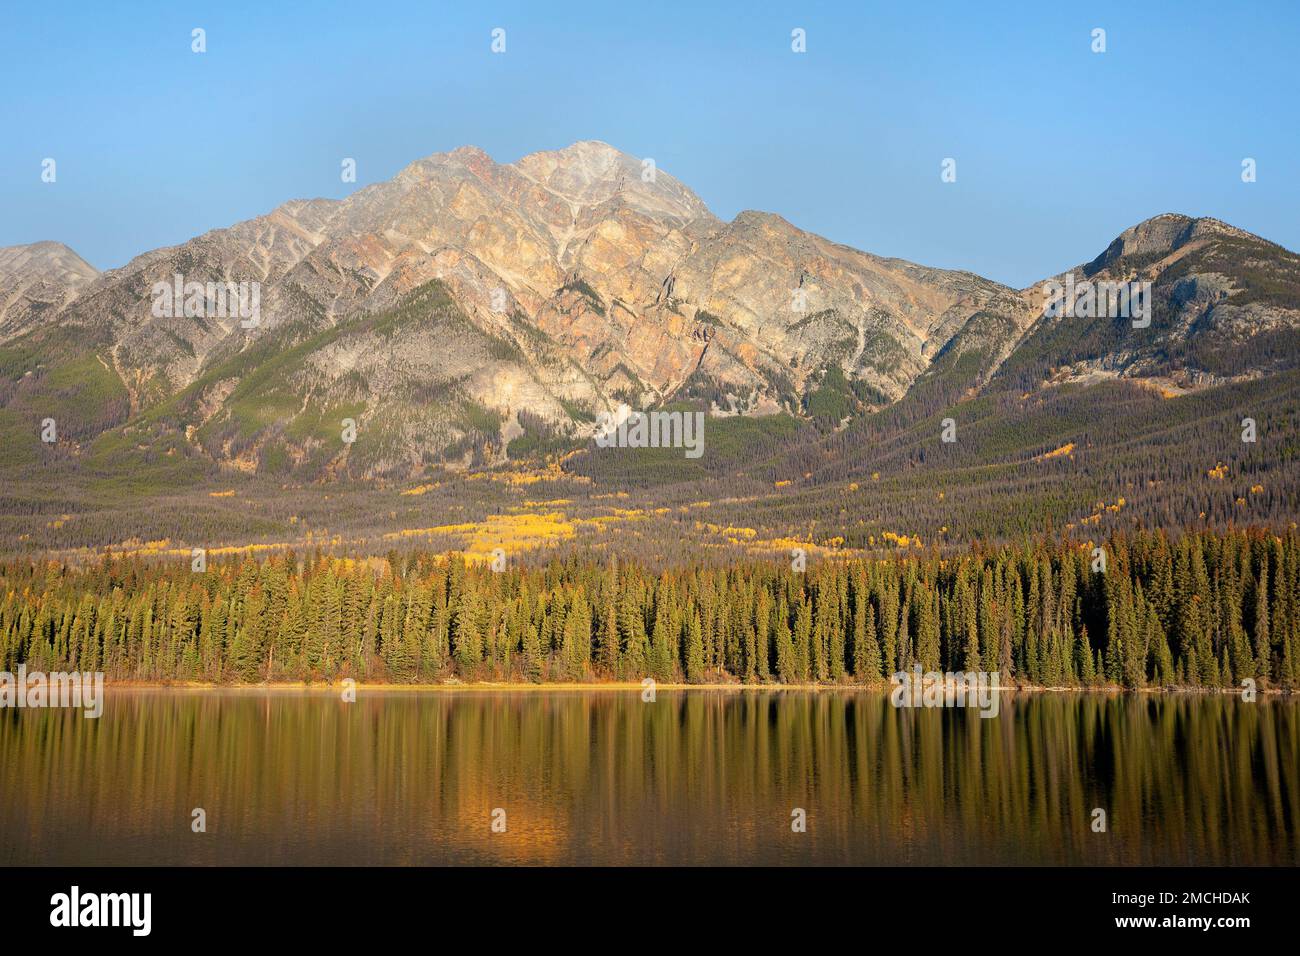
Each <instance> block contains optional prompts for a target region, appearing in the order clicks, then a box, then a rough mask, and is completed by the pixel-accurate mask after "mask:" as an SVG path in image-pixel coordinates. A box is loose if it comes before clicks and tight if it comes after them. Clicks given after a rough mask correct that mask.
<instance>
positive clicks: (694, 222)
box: [0, 142, 1300, 480]
mask: <svg viewBox="0 0 1300 956" xmlns="http://www.w3.org/2000/svg"><path fill="white" fill-rule="evenodd" d="M1072 273H1073V278H1074V279H1075V280H1078V281H1098V282H1101V281H1120V280H1123V281H1129V280H1135V281H1150V282H1151V283H1152V301H1153V320H1152V322H1151V324H1150V326H1149V327H1146V328H1141V329H1138V328H1134V327H1133V325H1132V323H1130V322H1128V321H1127V320H1126V319H1123V318H1119V319H1117V318H1116V317H1113V316H1104V315H1103V316H1099V317H1083V318H1078V317H1062V316H1053V315H1044V305H1045V298H1044V293H1043V291H1042V289H1041V287H1039V286H1035V287H1031V288H1030V289H1026V290H1013V289H1010V288H1007V287H1005V286H1002V285H999V284H998V283H995V282H991V281H989V280H986V279H983V278H980V277H979V276H976V275H973V274H970V273H967V272H953V271H945V270H939V269H931V268H927V267H924V266H919V265H915V264H912V263H909V262H904V261H902V260H897V259H885V258H880V257H877V256H873V255H870V254H868V253H864V252H860V251H858V250H855V249H851V248H849V247H847V246H843V245H839V244H836V243H833V242H830V241H828V240H826V239H823V238H821V237H819V236H816V235H814V234H811V233H808V232H805V231H803V230H800V229H798V228H796V227H795V226H793V225H791V224H790V223H788V222H786V221H785V220H784V219H782V218H780V217H779V216H775V215H772V214H768V213H760V212H744V213H741V214H740V215H738V216H737V217H736V218H735V219H734V220H732V221H731V222H729V223H728V222H723V221H721V220H719V219H718V218H716V217H715V216H714V215H713V214H712V213H710V212H709V210H708V209H707V207H706V206H705V205H704V203H703V202H702V201H701V200H700V199H699V198H698V197H697V196H696V195H695V194H694V193H692V192H691V191H690V190H689V189H688V188H687V187H685V186H684V185H683V184H682V183H680V182H678V181H677V180H676V179H674V178H673V177H672V176H670V175H669V174H667V173H666V172H664V171H662V170H658V169H655V168H654V167H653V165H652V164H650V163H649V162H648V161H646V162H643V161H641V160H639V159H636V158H634V157H631V156H628V155H626V154H624V153H621V152H619V151H618V150H616V149H614V148H612V147H610V146H608V145H605V144H603V143H596V142H581V143H576V144H574V145H572V146H569V147H567V148H565V149H562V150H558V151H555V152H542V153H534V154H532V155H530V156H526V157H524V158H523V159H521V160H519V161H518V162H517V163H511V164H498V163H496V162H494V161H493V160H492V159H491V158H490V157H489V156H487V155H486V154H485V153H483V152H482V151H481V150H478V149H475V148H472V147H465V148H461V149H457V150H454V151H452V152H450V153H441V154H436V155H434V156H430V157H428V158H426V159H423V160H420V161H418V162H415V163H412V164H411V165H410V166H408V167H406V168H405V169H404V170H402V171H401V172H400V173H398V174H397V176H395V177H394V178H393V179H392V180H390V181H388V182H384V183H378V184H375V185H372V186H368V187H365V188H364V189H361V190H359V191H357V192H356V193H355V194H353V195H352V196H350V197H348V198H347V199H344V200H338V201H335V200H323V199H316V200H309V201H294V202H289V203H286V204H284V205H283V206H281V207H279V208H278V209H276V210H274V211H273V212H271V213H269V214H268V215H266V216H263V217H260V218H258V219H253V220H250V221H248V222H243V223H239V224H237V225H235V226H232V227H230V228H228V229H220V230H215V231H213V232H209V233H206V234H205V235H202V236H199V237H197V238H195V239H193V240H190V241H189V242H186V243H184V244H182V245H179V246H175V247H171V248H166V249H159V250H155V251H152V252H149V253H146V254H144V255H142V256H139V257H137V258H136V259H134V260H132V261H131V262H130V263H128V264H127V265H126V266H124V267H122V268H120V269H114V270H110V271H108V272H105V273H103V274H97V273H96V272H95V270H94V269H92V268H91V267H90V266H88V265H87V264H86V263H84V262H83V261H82V260H81V259H79V258H78V257H77V256H76V255H75V254H74V253H72V252H71V250H68V249H66V247H62V246H58V245H56V244H53V243H42V244H38V245H37V246H27V247H15V248H12V249H5V250H0V431H3V432H4V433H5V436H6V439H7V441H8V443H9V444H10V445H13V444H14V443H15V442H25V443H26V444H27V445H30V444H32V442H33V441H34V438H33V436H34V435H35V434H36V429H37V427H38V423H39V422H40V421H42V420H43V419H45V418H47V417H53V418H55V419H56V420H57V421H59V422H60V439H61V445H60V447H61V448H62V452H63V453H64V454H66V455H68V456H70V457H71V458H72V459H74V460H79V461H83V462H85V463H86V464H87V465H88V466H90V467H93V468H97V469H99V470H100V471H121V470H124V469H127V470H129V469H131V468H137V467H142V466H143V465H145V464H151V465H157V464H158V463H159V462H163V461H165V462H166V464H167V467H168V468H171V469H173V473H174V476H175V477H176V480H181V479H182V478H184V477H185V476H197V475H201V474H205V473H209V472H212V471H213V470H215V469H232V470H239V471H243V472H256V473H259V474H285V475H289V474H293V475H297V476H300V477H302V478H305V479H316V478H325V477H330V476H339V475H350V476H353V477H374V476H388V477H394V478H403V477H412V476H415V475H418V474H420V473H422V471H423V470H424V469H425V468H426V467H427V466H429V465H432V464H437V463H446V464H452V465H455V466H458V467H459V466H470V467H474V466H481V465H488V464H492V463H499V462H500V461H502V460H504V459H505V458H506V457H507V456H508V455H509V454H511V452H510V451H509V449H510V447H511V442H512V441H514V442H515V443H516V444H515V446H514V447H515V448H516V449H520V448H528V447H537V445H538V443H539V442H548V441H556V440H560V441H562V440H578V439H581V438H583V437H584V436H589V435H590V434H591V430H592V423H593V421H594V418H595V415H596V413H597V412H599V411H602V410H608V409H612V408H614V407H616V406H617V405H618V404H619V403H620V402H626V403H628V404H630V405H632V406H633V407H651V406H656V405H662V404H665V403H672V402H693V403H696V404H698V405H701V406H702V407H705V408H707V409H709V410H710V411H711V412H713V413H714V414H716V415H726V416H731V415H737V414H739V415H752V416H762V415H771V414H775V413H785V414H787V415H790V416H793V417H794V418H796V419H806V420H809V421H814V420H816V421H821V422H823V423H824V424H825V425H826V426H828V427H840V426H842V425H844V424H845V423H848V422H850V421H854V420H861V419H863V418H864V416H865V417H866V418H868V419H869V418H870V416H871V413H873V412H879V411H880V410H882V409H888V408H894V407H899V408H903V409H906V408H913V409H916V410H917V411H916V412H915V414H917V415H919V414H921V412H922V411H924V410H926V409H929V408H932V407H935V406H936V405H937V404H940V403H943V402H951V401H956V400H959V399H962V398H968V397H970V396H972V395H976V394H982V393H986V392H990V391H994V392H996V391H1001V390H1016V391H1018V392H1027V391H1032V390H1034V389H1038V388H1043V387H1051V386H1054V385H1058V384H1061V383H1064V382H1077V383H1085V384H1086V383H1088V382H1095V381H1101V380H1105V379H1119V378H1126V379H1132V380H1136V381H1144V382H1149V383H1151V384H1152V386H1153V387H1156V388H1161V389H1165V390H1167V391H1171V392H1175V393H1181V392H1185V391H1194V390H1197V389H1200V388H1205V387H1209V386H1211V385H1216V384H1223V383H1226V382H1231V381H1240V380H1243V379H1249V378H1251V377H1258V376H1263V375H1268V374H1271V373H1274V372H1278V371H1281V370H1284V369H1287V368H1290V367H1293V366H1294V365H1295V363H1296V356H1297V354H1300V349H1297V348H1296V346H1297V344H1300V339H1298V338H1297V336H1298V335H1300V332H1298V330H1300V257H1297V256H1296V255H1295V254H1293V253H1291V252H1289V251H1287V250H1285V249H1282V248H1281V247H1279V246H1276V245H1273V244H1271V243H1268V242H1266V241H1265V240H1262V239H1259V238H1258V237H1255V236H1252V235H1250V234H1249V233H1245V232H1242V231H1240V230H1237V229H1234V228H1232V227H1230V226H1227V225H1225V224H1223V223H1219V222H1217V221H1215V220H1210V219H1189V218H1187V217H1183V216H1158V217H1156V218H1154V219H1151V220H1148V221H1146V222H1144V223H1141V224H1139V225H1137V226H1134V227H1133V228H1131V229H1129V230H1127V231H1126V232H1124V233H1123V234H1121V235H1120V236H1119V237H1118V238H1117V239H1116V240H1115V242H1114V243H1112V244H1111V246H1110V247H1109V248H1108V249H1107V250H1106V251H1105V252H1104V253H1102V255H1100V256H1098V257H1097V259H1095V260H1093V261H1092V262H1090V263H1088V264H1086V265H1082V266H1078V267H1076V268H1075V269H1074V270H1072ZM1062 275H1064V274H1062ZM177 276H179V277H181V279H182V281H183V282H185V283H195V282H197V283H203V284H207V283H227V282H229V283H255V284H256V288H257V306H258V314H257V316H256V318H255V320H254V321H251V322H250V321H249V320H248V319H246V318H245V317H243V316H241V315H239V314H238V313H237V312H236V311H235V310H233V309H225V310H217V309H214V308H213V305H214V303H213V302H208V303H207V304H206V305H205V306H204V308H203V309H202V310H201V314H197V315H194V314H190V315H186V314H185V310H184V308H183V307H180V305H179V302H178V303H176V304H174V307H172V308H170V309H168V308H163V309H159V308H158V294H157V291H156V289H157V288H158V287H159V284H162V285H163V286H167V287H169V288H170V287H171V286H172V285H173V284H174V283H175V281H176V277H177ZM205 295H206V293H205ZM908 414H913V413H908ZM346 419H350V420H352V421H354V422H355V423H356V440H355V442H349V441H345V440H344V437H343V425H342V423H343V422H344V420H346ZM520 439H527V440H525V441H519V440H520ZM24 454H25V453H24ZM20 457H21V456H20ZM23 460H27V459H26V458H25V457H23Z"/></svg>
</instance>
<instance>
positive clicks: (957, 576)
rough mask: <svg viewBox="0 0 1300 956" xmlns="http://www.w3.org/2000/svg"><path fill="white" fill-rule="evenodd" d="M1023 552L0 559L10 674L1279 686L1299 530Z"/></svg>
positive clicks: (1293, 613) (1299, 576)
mask: <svg viewBox="0 0 1300 956" xmlns="http://www.w3.org/2000/svg"><path fill="white" fill-rule="evenodd" d="M1102 552H1103V553H1104V560H1105V570H1104V571H1098V570H1096V568H1097V567H1098V566H1099V556H1098V553H1097V552H1096V551H1094V550H1093V548H1092V547H1091V545H1090V544H1087V545H1080V544H1078V543H1077V542H1068V541H1053V542H1049V541H1039V542H1036V543H1025V544H1023V545H1021V546H1019V547H1003V548H1000V549H997V550H976V551H972V552H969V553H967V554H965V555H963V556H960V557H953V556H947V557H943V556H940V555H939V554H937V553H936V554H931V555H929V556H922V557H911V558H906V557H898V558H895V559H890V560H879V561H828V562H824V563H816V562H814V563H811V564H809V566H808V567H807V569H806V571H797V570H794V569H792V568H791V567H790V566H789V564H788V563H787V562H782V561H775V560H774V561H769V562H763V561H759V560H747V561H746V562H745V563H741V564H736V565H733V566H730V567H725V568H706V567H688V568H680V569H674V570H666V571H662V572H652V571H648V570H646V569H645V568H643V567H641V566H639V565H636V564H626V563H625V564H619V565H614V564H612V563H610V564H602V563H598V562H596V561H595V560H592V559H590V558H583V557H578V556H571V557H567V558H563V559H559V558H557V559H554V560H552V561H551V562H550V563H549V564H546V565H544V566H539V567H520V568H514V569H510V570H505V571H501V572H494V571H492V570H491V569H490V568H488V567H484V566H469V565H467V564H466V563H465V562H464V561H463V560H462V559H461V558H460V557H458V556H452V557H450V558H448V557H446V556H438V555H433V554H427V553H414V554H407V555H399V554H396V553H394V554H391V555H390V556H389V558H388V559H387V561H383V560H380V559H364V560H354V559H347V558H338V557H333V556H328V555H321V554H317V555H314V556H312V557H311V558H309V559H306V560H303V559H300V558H298V557H296V556H295V555H293V554H292V553H288V554H282V555H279V556H276V557H272V558H269V559H266V560H263V561H258V560H255V559H253V558H248V559H244V560H242V561H237V562H232V563H227V564H218V565H213V566H210V567H209V569H208V570H207V571H206V572H202V573H194V572H192V571H191V570H190V569H189V566H188V564H159V563H149V562H146V561H142V560H139V559H132V560H120V559H105V560H104V561H103V562H102V563H100V564H98V565H95V566H93V567H85V568H78V567H71V566H66V565H61V564H58V563H55V562H18V561H10V562H8V563H4V564H0V661H3V665H4V668H3V669H5V670H10V671H12V670H14V669H15V668H16V666H17V665H18V664H20V663H25V664H26V665H27V667H28V669H29V670H44V671H56V670H82V671H87V670H91V671H93V670H102V671H104V672H105V673H106V674H107V675H108V676H109V677H110V679H130V680H145V681H169V680H200V681H221V682H257V681H266V680H271V681H275V680H312V681H315V680H330V679H338V678H342V677H354V678H357V679H361V680H370V681H392V682H398V683H407V682H436V681H446V680H453V679H459V680H464V681H472V680H517V681H585V680H612V679H622V680H641V679H643V678H645V677H654V678H656V679H658V680H661V681H675V680H684V681H688V682H693V683H701V682H713V681H721V682H731V681H749V682H773V683H784V684H794V683H804V682H815V683H849V682H858V683H876V682H880V681H883V680H885V679H887V678H888V676H889V675H890V674H891V673H893V672H895V671H896V670H900V669H908V668H910V667H912V666H913V664H917V663H919V664H920V665H921V666H922V667H923V668H925V669H926V670H953V671H957V670H962V671H965V670H985V671H992V670H998V671H1001V672H1002V673H1003V675H1004V676H1005V678H1006V679H1007V680H1008V681H1016V682H1020V683H1027V684H1034V685H1045V686H1067V687H1073V686H1101V685H1122V686H1125V687H1142V686H1167V687H1172V686H1190V687H1226V686H1235V685H1237V684H1238V683H1239V682H1240V681H1241V680H1242V679H1244V678H1254V679H1256V680H1258V681H1259V683H1260V685H1261V686H1268V685H1273V686H1282V687H1287V688H1289V687H1291V686H1292V685H1293V684H1294V683H1295V680H1296V676H1297V675H1296V661H1297V655H1298V654H1300V607H1298V606H1297V605H1298V603H1300V536H1298V535H1297V532H1296V531H1295V529H1294V528H1293V529H1291V530H1290V531H1288V532H1286V533H1285V534H1283V535H1281V536H1279V535H1277V534H1274V533H1272V532H1268V531H1265V530H1260V529H1253V530H1249V531H1233V532H1227V533H1223V534H1210V533H1200V534H1188V535H1184V536H1182V537H1180V538H1178V539H1171V538H1169V537H1167V536H1166V535H1164V534H1163V533H1158V532H1157V533H1145V532H1144V533H1139V534H1135V535H1130V536H1116V537H1112V538H1110V539H1109V540H1107V541H1106V542H1104V544H1103V545H1102Z"/></svg>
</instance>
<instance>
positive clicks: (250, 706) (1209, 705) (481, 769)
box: [0, 689, 1300, 864]
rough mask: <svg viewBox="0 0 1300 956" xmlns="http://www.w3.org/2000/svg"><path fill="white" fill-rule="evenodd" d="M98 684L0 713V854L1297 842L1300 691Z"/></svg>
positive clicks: (640, 854) (720, 858)
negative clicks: (106, 687)
mask: <svg viewBox="0 0 1300 956" xmlns="http://www.w3.org/2000/svg"><path fill="white" fill-rule="evenodd" d="M109 695H110V696H109V697H108V700H107V705H106V708H105V713H104V716H103V717H102V718H100V719H99V720H98V721H94V720H85V719H83V718H82V717H81V716H80V715H79V714H77V713H74V712H71V711H58V710H45V711H33V710H24V711H15V710H6V711H0V863H5V864H29V863H60V864H159V863H186V864H234V863H239V864H276V863H300V864H325V863H341V864H377V863H385V864H436V863H528V864H547V863H597V864H616V863H688V864H742V863H761V864H799V863H821V864H900V863H939V864H943V863H953V864H981V863H1011V864H1015V863H1033V864H1039V863H1082V864H1102V863H1117V864H1191V863H1203V864H1261V863H1270V864H1295V863H1297V862H1300V856H1298V852H1297V840H1296V827H1297V812H1298V811H1300V806H1297V799H1298V798H1297V792H1298V784H1300V781H1298V780H1297V773H1298V772H1300V771H1298V768H1300V743H1298V741H1300V737H1298V735H1297V703H1296V702H1294V701H1286V700H1276V699H1272V700H1261V701H1260V702H1258V703H1254V704H1246V703H1243V702H1241V701H1240V700H1238V699H1236V698H1229V697H1217V696H1190V695H1189V696H1154V695H1129V696H1100V695H1059V694H1050V695H1022V696H1017V697H1009V698H1008V699H1007V700H1006V701H1005V702H1004V705H1003V707H1002V712H1001V716H1000V717H998V718H996V719H991V720H982V719H980V718H979V717H978V716H977V715H976V714H975V713H972V712H970V711H964V710H946V711H935V710H896V709H895V708H893V707H891V706H890V705H889V702H888V698H887V697H886V696H885V695H882V694H874V693H861V692H858V693H848V692H843V693H841V692H826V693H804V692H767V691H745V692H709V691H692V692H667V691H660V692H659V695H658V700H657V701H656V702H655V703H642V702H641V700H640V696H639V694H638V693H636V692H628V691H593V692H589V693H583V692H572V693H570V692H533V691H521V692H504V693H503V692H456V693H443V692H426V693H416V692H396V691H382V692H379V691H375V692H366V691H364V690H363V691H362V692H361V695H360V699H359V700H358V701H357V702H356V703H353V704H348V703H344V702H343V701H342V700H340V699H339V696H338V695H336V694H325V693H307V692H303V693H287V692H283V691H272V692H266V691H162V690H125V689H118V690H113V689H110V691H109ZM195 807H202V808H203V809H204V810H205V811H206V813H207V827H208V829H207V832H206V833H198V834H196V833H193V832H192V831H191V826H190V823H191V811H192V809H193V808H195ZM498 807H499V808H502V809H504V810H505V812H506V831H505V832H504V833H493V832H492V830H491V819H492V818H491V814H492V811H493V810H494V809H495V808H498ZM796 807H799V808H804V809H806V811H807V817H808V829H807V832H806V833H793V832H791V827H790V822H791V811H792V810H793V809H794V808H796ZM1094 807H1101V808H1104V809H1105V810H1106V811H1107V818H1108V832H1106V833H1104V834H1099V833H1094V832H1092V830H1091V828H1090V826H1089V824H1090V822H1091V813H1092V810H1093V808H1094Z"/></svg>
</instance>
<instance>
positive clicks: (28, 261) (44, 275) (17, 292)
mask: <svg viewBox="0 0 1300 956" xmlns="http://www.w3.org/2000/svg"><path fill="white" fill-rule="evenodd" d="M98 275H99V270H97V269H96V268H95V267H94V266H92V265H91V264H90V263H88V262H86V260H84V259H82V258H81V257H80V256H79V255H77V254H76V253H75V252H73V251H72V250H71V249H69V248H68V247H67V246H65V245H63V244H62V243H59V242H34V243H32V244H31V245H28V246H8V247H7V248H3V249H0V340H3V339H8V338H12V337H13V336H15V335H20V334H21V333H23V332H26V331H28V330H30V329H32V328H34V327H35V326H37V325H39V324H40V323H41V322H42V321H43V320H44V319H46V318H48V317H50V316H52V315H57V314H58V313H59V312H60V311H62V309H63V308H64V306H66V305H68V304H69V303H70V302H71V301H72V300H73V299H74V298H75V297H76V296H77V294H78V293H79V292H80V291H81V290H82V289H83V288H84V287H85V286H86V284H87V283H89V282H90V281H91V280H92V279H94V278H95V277H96V276H98Z"/></svg>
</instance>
